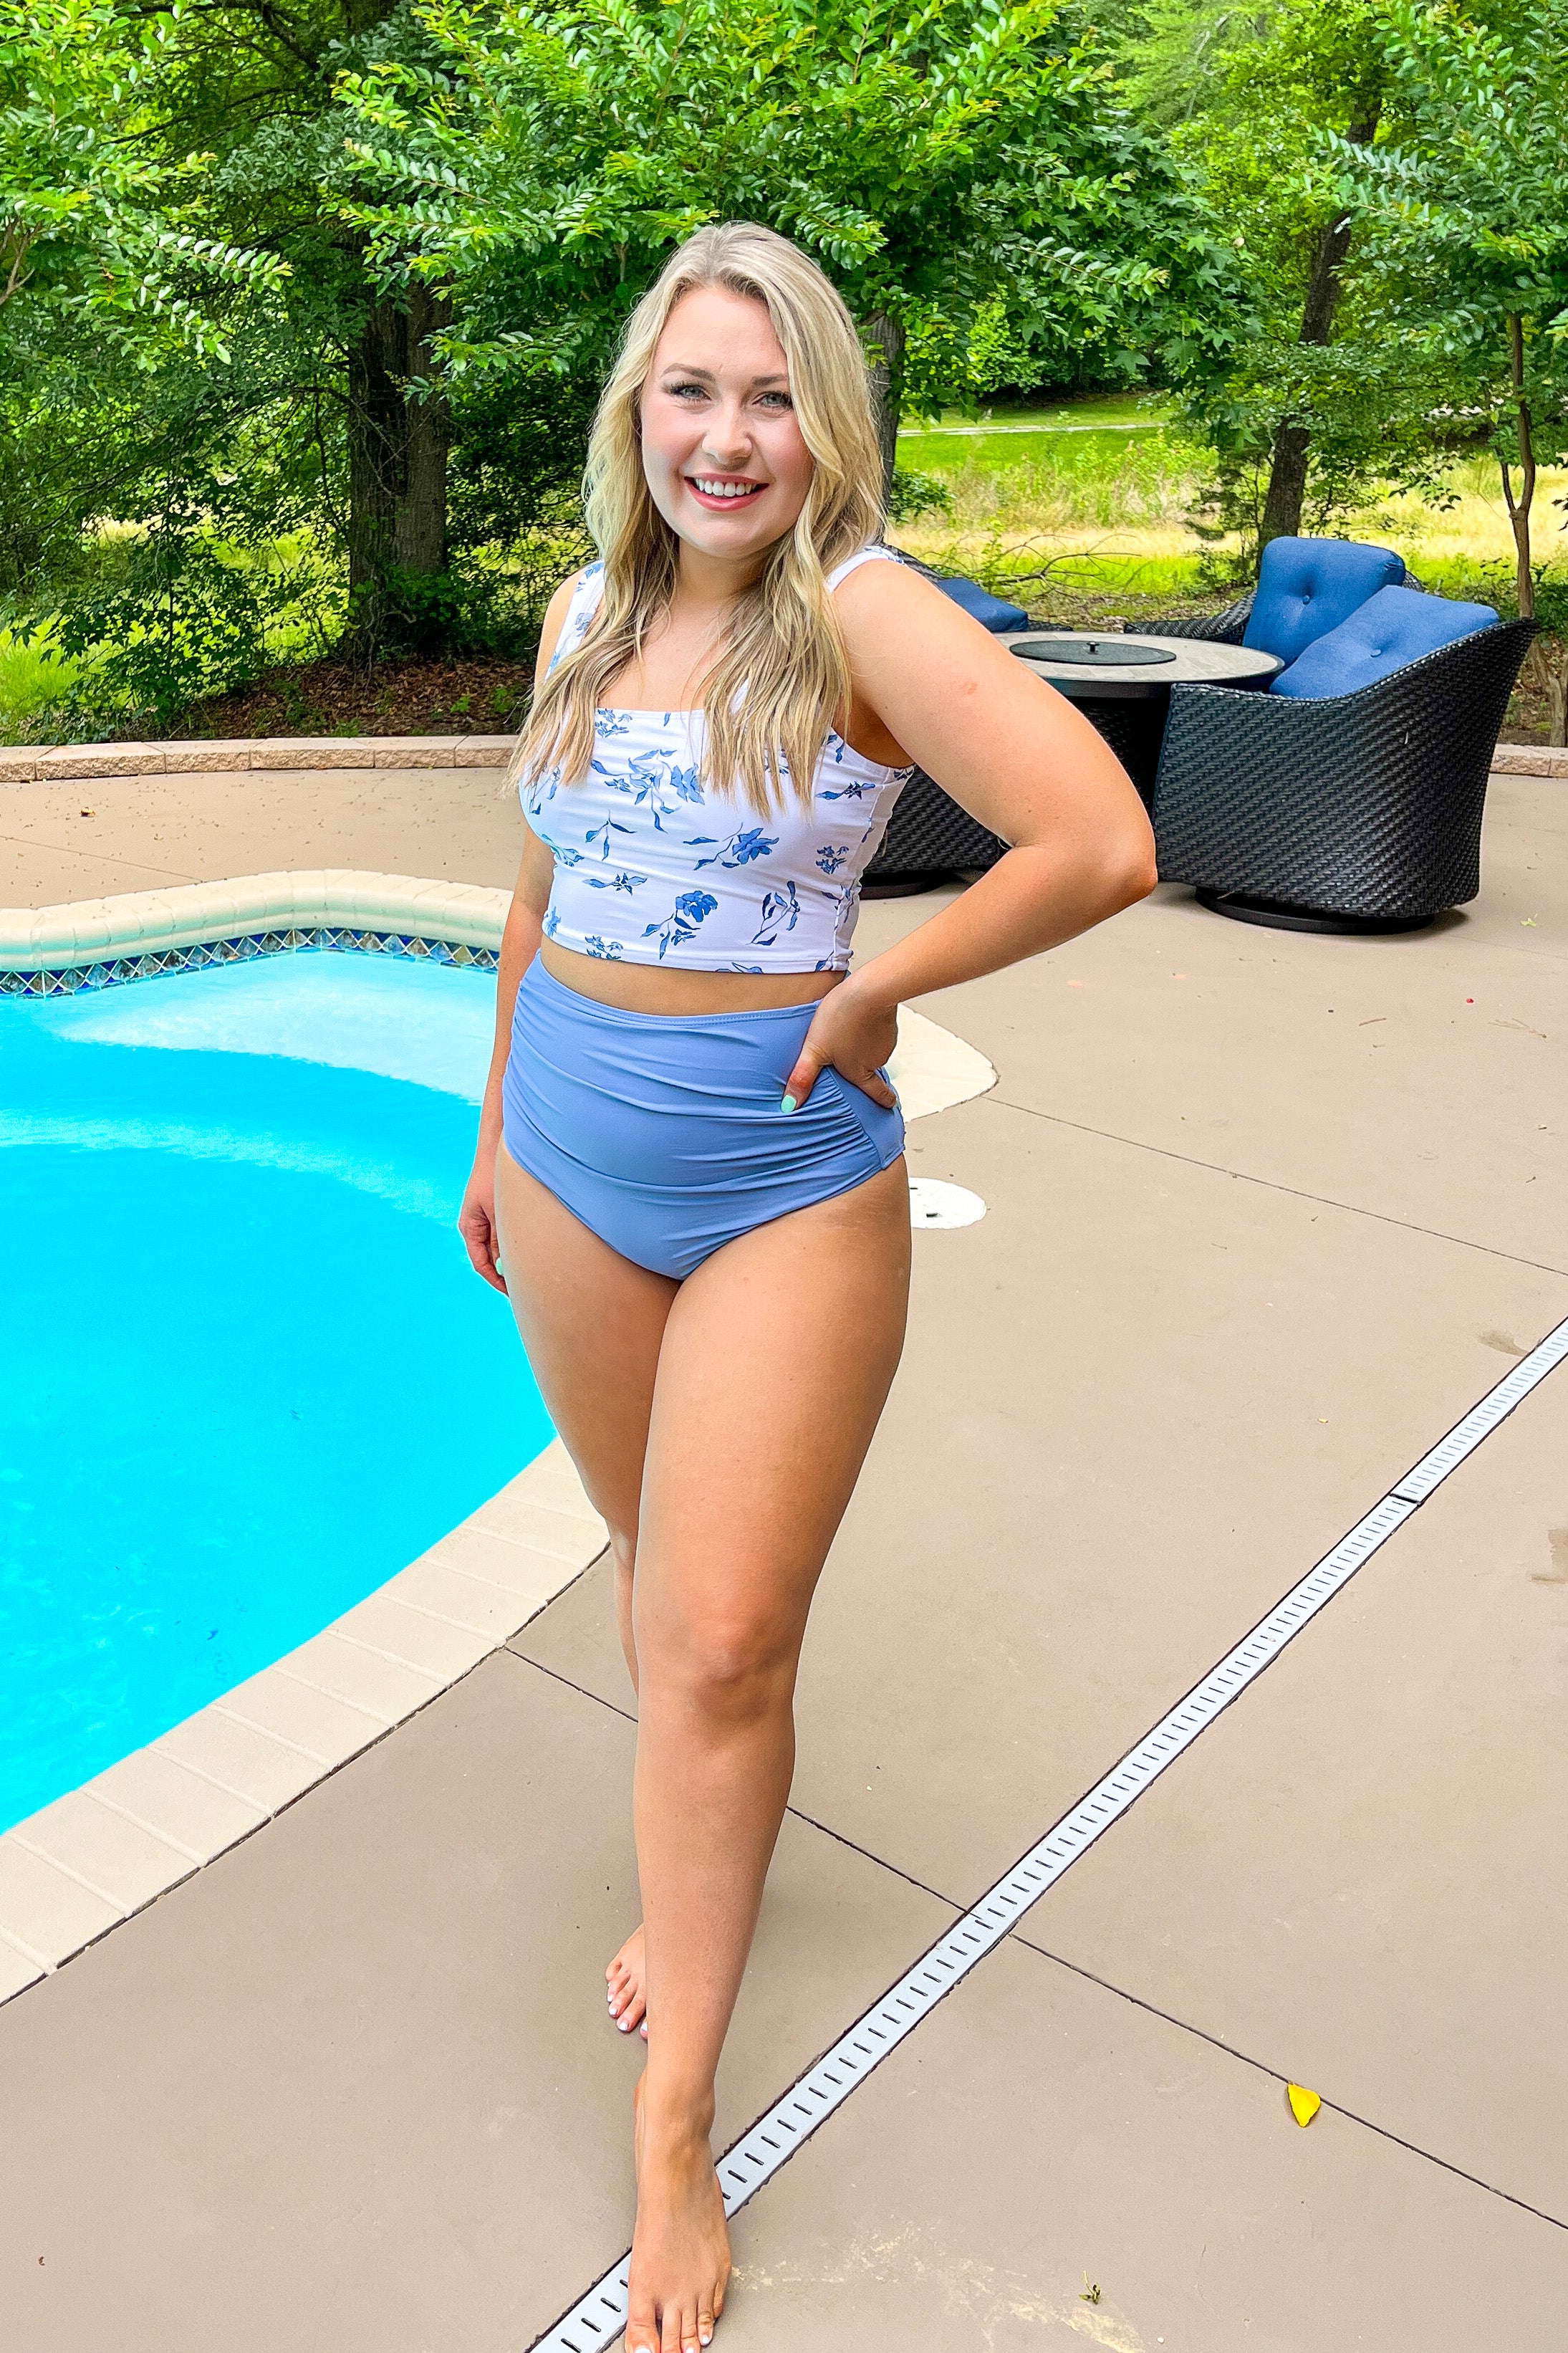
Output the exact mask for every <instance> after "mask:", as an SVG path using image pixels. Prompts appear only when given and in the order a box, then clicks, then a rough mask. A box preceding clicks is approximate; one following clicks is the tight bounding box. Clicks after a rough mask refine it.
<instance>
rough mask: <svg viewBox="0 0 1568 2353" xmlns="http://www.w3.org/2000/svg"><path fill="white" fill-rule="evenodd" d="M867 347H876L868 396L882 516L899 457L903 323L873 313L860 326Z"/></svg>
mask: <svg viewBox="0 0 1568 2353" xmlns="http://www.w3.org/2000/svg"><path fill="white" fill-rule="evenodd" d="M861 332H862V333H863V335H864V337H865V340H866V341H867V343H875V344H876V345H877V346H878V351H879V356H878V357H877V358H876V359H874V360H873V361H872V362H871V367H870V374H871V393H872V397H873V399H874V401H875V403H876V410H877V439H878V442H879V445H880V447H881V451H882V512H883V513H884V514H885V513H886V512H887V509H888V501H889V499H890V498H891V496H892V493H893V468H894V465H895V464H896V462H897V459H898V454H899V411H900V408H901V407H902V406H903V392H904V322H903V321H902V320H901V319H894V318H890V317H889V314H888V312H887V311H873V312H872V313H871V315H870V317H869V318H868V319H867V320H865V321H864V322H862V327H861Z"/></svg>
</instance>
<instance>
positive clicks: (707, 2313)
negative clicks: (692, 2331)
mask: <svg viewBox="0 0 1568 2353" xmlns="http://www.w3.org/2000/svg"><path fill="white" fill-rule="evenodd" d="M718 2301H719V2300H718V2298H717V2297H710V2299H709V2301H708V2303H707V2304H706V2305H700V2306H698V2309H697V2342H698V2343H699V2345H710V2344H711V2343H712V2341H713V2316H714V2313H715V2312H716V2310H717V2308H718Z"/></svg>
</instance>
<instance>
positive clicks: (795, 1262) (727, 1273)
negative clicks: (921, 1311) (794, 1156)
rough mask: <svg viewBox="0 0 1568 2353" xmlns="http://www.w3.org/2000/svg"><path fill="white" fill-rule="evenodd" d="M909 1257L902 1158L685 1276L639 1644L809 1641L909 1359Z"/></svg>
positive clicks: (675, 1321)
mask: <svg viewBox="0 0 1568 2353" xmlns="http://www.w3.org/2000/svg"><path fill="white" fill-rule="evenodd" d="M909 1273H910V1208H909V1185H908V1179H907V1176H906V1175H905V1170H904V1164H903V1162H902V1161H901V1160H899V1161H896V1162H895V1163H894V1164H893V1166H891V1167H890V1168H886V1169H883V1170H882V1171H881V1173H880V1174H879V1176H873V1177H871V1178H869V1179H868V1182H867V1183H865V1184H864V1185H859V1186H857V1187H855V1188H854V1190H853V1191H851V1192H849V1193H845V1194H841V1195H839V1196H838V1197H837V1198H836V1199H834V1200H830V1201H822V1202H817V1203H816V1204H814V1205H813V1206H812V1207H811V1208H805V1209H799V1210H796V1211H795V1212H794V1213H793V1214H791V1215H790V1216H788V1217H784V1218H779V1219H774V1220H773V1222H772V1223H771V1224H768V1225H765V1226H759V1227H756V1228H754V1229H752V1232H750V1233H748V1234H743V1235H742V1236H741V1237H740V1238H739V1239H738V1240H735V1241H732V1242H729V1243H726V1244H725V1246H724V1247H723V1249H721V1250H716V1251H715V1252H714V1254H713V1256H712V1257H711V1258H710V1259H708V1260H706V1261H704V1262H703V1264H702V1265H701V1266H700V1267H699V1268H698V1270H697V1271H696V1272H695V1273H694V1274H692V1275H690V1276H689V1277H688V1279H687V1281H686V1282H685V1283H683V1284H682V1286H681V1289H680V1292H679V1296H678V1297H677V1299H676V1300H675V1302H674V1303H673V1305H672V1306H671V1308H670V1311H669V1315H668V1322H667V1324H666V1325H665V1332H664V1345H663V1347H662V1350H661V1352H660V1356H659V1363H658V1378H657V1381H656V1384H655V1388H654V1398H653V1413H652V1419H651V1422H650V1427H649V1433H648V1446H647V1461H646V1463H645V1466H644V1472H643V1491H642V1515H641V1527H640V1535H639V1540H638V1547H637V1602H636V1608H637V1629H638V1642H639V1646H640V1644H641V1643H642V1641H643V1640H644V1637H645V1631H646V1633H647V1635H650V1636H652V1637H653V1638H654V1639H655V1640H656V1641H658V1639H660V1638H661V1637H663V1638H668V1639H669V1640H672V1641H677V1642H678V1643H679V1642H681V1641H686V1640H689V1638H690V1637H691V1636H692V1635H693V1634H694V1633H696V1632H699V1631H700V1635H701V1638H702V1640H703V1641H705V1642H706V1643H709V1644H712V1645H716V1646H717V1647H718V1648H720V1649H721V1650H722V1649H723V1648H724V1646H725V1645H726V1644H727V1643H728V1642H729V1641H731V1639H732V1640H733V1641H735V1643H736V1644H737V1645H738V1647H739V1650H740V1651H742V1652H744V1651H749V1650H753V1649H755V1648H756V1647H757V1646H759V1645H760V1646H761V1647H762V1648H763V1649H764V1650H773V1651H776V1650H782V1651H787V1650H788V1649H789V1648H790V1646H791V1645H793V1646H795V1648H798V1646H799V1642H800V1639H801V1636H802V1634H803V1633H804V1631H805V1615H806V1611H807V1609H809V1607H810V1603H811V1596H812V1592H813V1589H814V1588H815V1586H816V1579H817V1577H818V1574H819V1573H820V1571H821V1567H822V1564H823V1561H824V1560H825V1558H826V1554H827V1548H828V1546H829V1545H830V1544H831V1543H832V1541H833V1537H834V1535H835V1532H836V1531H837V1526H838V1523H839V1521H840V1520H841V1518H842V1517H843V1515H844V1511H845V1507H846V1505H847V1503H848V1501H849V1497H850V1495H851V1493H853V1491H854V1486H855V1482H856V1480H857V1479H858V1476H859V1472H860V1466H861V1463H862V1462H863V1461H864V1460H865V1456H866V1450H867V1448H868V1446H869V1444H870V1442H871V1437H872V1433H873V1432H874V1430H876V1427H877V1422H878V1419H879V1416H880V1414H881V1410H882V1407H883V1404H884V1403H885V1401H886V1398H887V1395H888V1390H889V1388H890V1386H891V1384H892V1378H893V1375H894V1373H895V1372H896V1370H897V1369H898V1362H899V1356H900V1350H901V1349H902V1346H903V1336H904V1321H905V1315H906V1311H907V1307H908V1302H909Z"/></svg>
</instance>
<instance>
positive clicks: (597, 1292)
mask: <svg viewBox="0 0 1568 2353" xmlns="http://www.w3.org/2000/svg"><path fill="white" fill-rule="evenodd" d="M496 1223H497V1226H498V1228H499V1229H500V1247H501V1271H502V1272H503V1274H504V1275H505V1277H506V1285H507V1293H508V1296H509V1297H510V1301H511V1308H512V1314H514V1315H515V1316H516V1318H517V1328H518V1330H519V1332H520V1333H521V1335H522V1345H523V1346H524V1347H525V1348H526V1350H527V1351H528V1360H529V1363H530V1364H531V1366H532V1367H533V1376H534V1378H535V1380H537V1382H538V1383H539V1388H540V1393H541V1395H542V1397H543V1399H544V1402H545V1404H546V1406H547V1407H548V1408H549V1409H550V1419H551V1420H552V1422H553V1423H554V1424H555V1427H556V1429H557V1430H558V1431H559V1432H560V1434H561V1436H562V1438H563V1440H564V1441H565V1446H566V1451H567V1452H568V1453H569V1454H570V1455H571V1457H572V1460H573V1461H574V1462H575V1464H576V1465H577V1468H578V1471H579V1472H581V1474H582V1479H583V1484H584V1487H586V1489H587V1491H588V1495H589V1499H590V1501H591V1502H592V1504H593V1505H594V1508H595V1511H596V1512H597V1513H598V1514H599V1515H600V1517H601V1518H602V1519H604V1520H605V1521H607V1522H608V1524H609V1526H610V1530H611V1532H612V1534H613V1535H618V1536H624V1537H626V1538H632V1539H635V1537H636V1535H637V1498H638V1495H639V1493H640V1492H641V1487H642V1476H643V1455H644V1451H645V1450H646V1448H647V1430H648V1415H649V1411H650V1409H651V1407H652V1402H653V1390H654V1377H655V1375H656V1373H657V1372H658V1358H659V1347H660V1344H661V1343H662V1341H663V1338H664V1327H665V1319H666V1317H667V1316H668V1313H669V1303H670V1301H671V1300H672V1299H673V1298H674V1296H675V1294H676V1291H677V1289H678V1285H677V1284H675V1283H674V1282H671V1281H670V1280H669V1279H668V1276H666V1275H662V1274H650V1273H649V1271H648V1270H647V1267H643V1266H634V1265H633V1263H632V1261H631V1260H630V1259H625V1258H622V1256H621V1254H620V1252H619V1251H618V1250H612V1249H611V1248H610V1246H609V1244H608V1242H605V1241H601V1240H600V1239H599V1237H598V1235H597V1234H595V1233H594V1232H592V1231H591V1230H590V1229H589V1228H588V1227H586V1226H585V1225H584V1224H583V1223H582V1221H581V1219H577V1218H574V1216H573V1215H572V1212H571V1211H570V1209H567V1208H563V1207H562V1204H561V1203H560V1202H559V1201H558V1200H557V1199H556V1198H555V1196H554V1194H553V1193H552V1192H551V1191H550V1190H549V1189H548V1188H547V1187H545V1186H543V1185H541V1184H540V1183H539V1182H538V1180H537V1179H536V1178H535V1177H532V1176H529V1174H528V1172H527V1170H526V1169H522V1168H520V1167H519V1166H518V1165H517V1163H516V1161H515V1160H514V1159H513V1158H512V1156H511V1155H510V1153H509V1152H508V1150H507V1148H506V1146H505V1145H504V1144H503V1145H501V1146H500V1150H499V1151H498V1152H497V1154H496Z"/></svg>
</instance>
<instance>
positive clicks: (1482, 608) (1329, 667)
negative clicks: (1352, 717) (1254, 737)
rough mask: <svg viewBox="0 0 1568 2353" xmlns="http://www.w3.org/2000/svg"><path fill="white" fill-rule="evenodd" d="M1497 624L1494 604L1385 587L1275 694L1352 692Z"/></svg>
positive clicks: (1282, 676)
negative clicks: (1467, 603) (1467, 602)
mask: <svg viewBox="0 0 1568 2353" xmlns="http://www.w3.org/2000/svg"><path fill="white" fill-rule="evenodd" d="M1496 625H1497V615H1496V614H1495V613H1494V612H1493V610H1492V608H1491V607H1490V606H1489V605H1461V604H1460V603H1458V600H1457V599H1456V598H1453V597H1449V596H1423V595H1422V594H1421V592H1420V590H1419V589H1416V588H1380V589H1379V590H1378V592H1377V594H1376V596H1369V597H1368V598H1367V601H1366V603H1365V604H1364V605H1359V606H1358V607H1356V609H1355V611H1354V612H1353V613H1352V615H1351V617H1350V618H1349V620H1348V621H1342V622H1341V623H1340V626H1339V628H1337V629H1331V630H1330V631H1329V633H1328V635H1327V637H1323V638H1314V639H1313V640H1312V643H1311V644H1310V646H1309V647H1308V648H1307V649H1306V651H1305V652H1304V653H1303V654H1301V655H1300V658H1299V659H1297V660H1295V661H1293V662H1292V663H1291V665H1290V667H1289V670H1281V671H1280V673H1279V677H1278V678H1277V679H1276V680H1275V681H1274V682H1273V685H1272V686H1271V687H1270V689H1269V692H1270V693H1271V694H1301V695H1308V696H1313V695H1321V694H1353V693H1354V692H1355V691H1356V689H1357V687H1358V686H1371V685H1372V683H1373V680H1374V679H1380V678H1387V677H1388V676H1389V675H1390V674H1391V673H1392V672H1393V671H1394V670H1404V669H1405V667H1406V665H1407V664H1409V663H1410V662H1413V661H1419V660H1420V659H1421V656H1422V655H1423V654H1430V653H1436V650H1437V648H1438V647H1439V646H1451V645H1452V644H1453V642H1454V640H1455V638H1469V637H1473V636H1474V635H1475V633H1476V631H1477V630H1478V629H1490V628H1495V627H1496Z"/></svg>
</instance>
